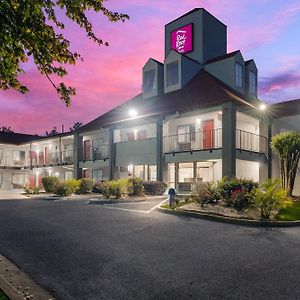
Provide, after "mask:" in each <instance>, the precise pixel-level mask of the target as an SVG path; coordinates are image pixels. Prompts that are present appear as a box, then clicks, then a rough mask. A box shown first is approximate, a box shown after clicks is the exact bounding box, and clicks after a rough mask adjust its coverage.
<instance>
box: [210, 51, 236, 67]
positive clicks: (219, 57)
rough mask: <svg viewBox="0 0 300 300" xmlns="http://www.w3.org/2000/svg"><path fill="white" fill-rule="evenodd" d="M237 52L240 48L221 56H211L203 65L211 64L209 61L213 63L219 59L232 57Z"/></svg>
mask: <svg viewBox="0 0 300 300" xmlns="http://www.w3.org/2000/svg"><path fill="white" fill-rule="evenodd" d="M239 52H240V53H241V51H240V50H236V51H233V52H230V53H227V54H224V55H221V56H217V57H214V58H211V59H209V60H208V61H206V63H205V65H207V64H211V63H214V62H217V61H221V60H224V59H227V58H230V57H233V56H236V55H237V54H238V53H239Z"/></svg>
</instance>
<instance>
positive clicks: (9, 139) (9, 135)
mask: <svg viewBox="0 0 300 300" xmlns="http://www.w3.org/2000/svg"><path fill="white" fill-rule="evenodd" d="M39 139H41V137H40V136H38V135H30V134H23V133H15V132H0V144H13V145H20V144H25V143H29V142H30V141H33V140H39Z"/></svg>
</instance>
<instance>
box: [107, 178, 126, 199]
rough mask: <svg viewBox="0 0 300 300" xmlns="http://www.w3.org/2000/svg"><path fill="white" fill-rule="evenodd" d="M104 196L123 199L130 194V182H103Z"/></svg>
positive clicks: (121, 180) (124, 180)
mask: <svg viewBox="0 0 300 300" xmlns="http://www.w3.org/2000/svg"><path fill="white" fill-rule="evenodd" d="M102 188H103V195H104V196H105V197H106V198H115V199H118V198H121V197H122V196H123V195H125V194H127V193H128V180H127V179H119V180H112V181H106V182H103V185H102Z"/></svg>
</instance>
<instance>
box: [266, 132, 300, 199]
mask: <svg viewBox="0 0 300 300" xmlns="http://www.w3.org/2000/svg"><path fill="white" fill-rule="evenodd" d="M272 149H273V150H274V152H275V153H276V154H277V155H278V157H279V162H280V175H281V181H282V185H283V187H284V188H286V189H287V191H288V195H289V196H290V195H291V194H292V192H293V188H294V184H295V179H296V175H297V169H298V163H299V159H300V134H299V133H298V132H295V131H284V132H281V133H279V134H277V135H275V136H273V138H272Z"/></svg>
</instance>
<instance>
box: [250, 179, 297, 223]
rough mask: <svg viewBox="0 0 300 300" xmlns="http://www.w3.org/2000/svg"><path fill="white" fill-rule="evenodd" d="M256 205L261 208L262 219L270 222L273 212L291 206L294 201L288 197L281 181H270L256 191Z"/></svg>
mask: <svg viewBox="0 0 300 300" xmlns="http://www.w3.org/2000/svg"><path fill="white" fill-rule="evenodd" d="M255 204H256V205H257V206H258V207H259V209H260V212H261V216H262V218H264V219H267V220H269V219H270V216H271V213H272V212H273V211H276V210H279V209H280V208H285V207H287V206H290V205H291V204H292V201H291V200H290V198H289V197H288V196H287V191H286V190H285V189H283V188H282V187H281V181H280V180H279V179H277V180H274V181H272V180H271V179H269V180H267V181H265V182H263V183H262V184H261V186H260V187H259V188H257V189H256V190H255Z"/></svg>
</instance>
